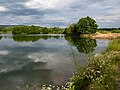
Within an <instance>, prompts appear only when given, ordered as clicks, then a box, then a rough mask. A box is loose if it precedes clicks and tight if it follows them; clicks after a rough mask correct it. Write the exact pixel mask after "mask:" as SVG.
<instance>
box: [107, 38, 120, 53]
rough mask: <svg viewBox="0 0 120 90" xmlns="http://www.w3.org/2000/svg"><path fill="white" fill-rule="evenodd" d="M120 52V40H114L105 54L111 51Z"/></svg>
mask: <svg viewBox="0 0 120 90" xmlns="http://www.w3.org/2000/svg"><path fill="white" fill-rule="evenodd" d="M112 50H114V51H120V39H114V40H112V42H110V44H109V45H108V47H107V49H106V50H105V52H109V51H112Z"/></svg>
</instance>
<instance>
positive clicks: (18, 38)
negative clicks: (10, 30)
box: [13, 35, 61, 42]
mask: <svg viewBox="0 0 120 90" xmlns="http://www.w3.org/2000/svg"><path fill="white" fill-rule="evenodd" d="M60 37H61V36H21V35H19V36H13V40H14V41H18V42H30V41H32V42H35V41H38V40H39V39H43V40H47V39H50V38H55V39H59V38H60Z"/></svg>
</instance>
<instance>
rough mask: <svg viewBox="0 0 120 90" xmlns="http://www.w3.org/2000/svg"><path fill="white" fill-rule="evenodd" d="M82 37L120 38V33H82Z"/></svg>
mask: <svg viewBox="0 0 120 90" xmlns="http://www.w3.org/2000/svg"><path fill="white" fill-rule="evenodd" d="M81 36H82V37H86V38H92V39H115V38H120V33H107V34H102V33H98V32H97V33H95V34H82V35H81Z"/></svg>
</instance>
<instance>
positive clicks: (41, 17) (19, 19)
mask: <svg viewBox="0 0 120 90" xmlns="http://www.w3.org/2000/svg"><path fill="white" fill-rule="evenodd" d="M119 5H120V0H0V24H1V25H2V24H5V25H8V24H10V25H14V24H15V25H39V26H47V27H55V26H58V27H66V26H69V25H70V24H71V23H75V22H77V21H78V20H79V19H80V18H82V17H85V16H90V17H92V18H94V19H95V20H96V21H97V24H98V25H99V27H101V28H102V27H120V6H119Z"/></svg>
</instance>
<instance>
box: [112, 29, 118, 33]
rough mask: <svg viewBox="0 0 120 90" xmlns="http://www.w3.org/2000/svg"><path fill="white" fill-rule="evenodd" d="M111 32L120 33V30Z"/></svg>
mask: <svg viewBox="0 0 120 90" xmlns="http://www.w3.org/2000/svg"><path fill="white" fill-rule="evenodd" d="M111 33H120V30H112V31H111Z"/></svg>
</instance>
